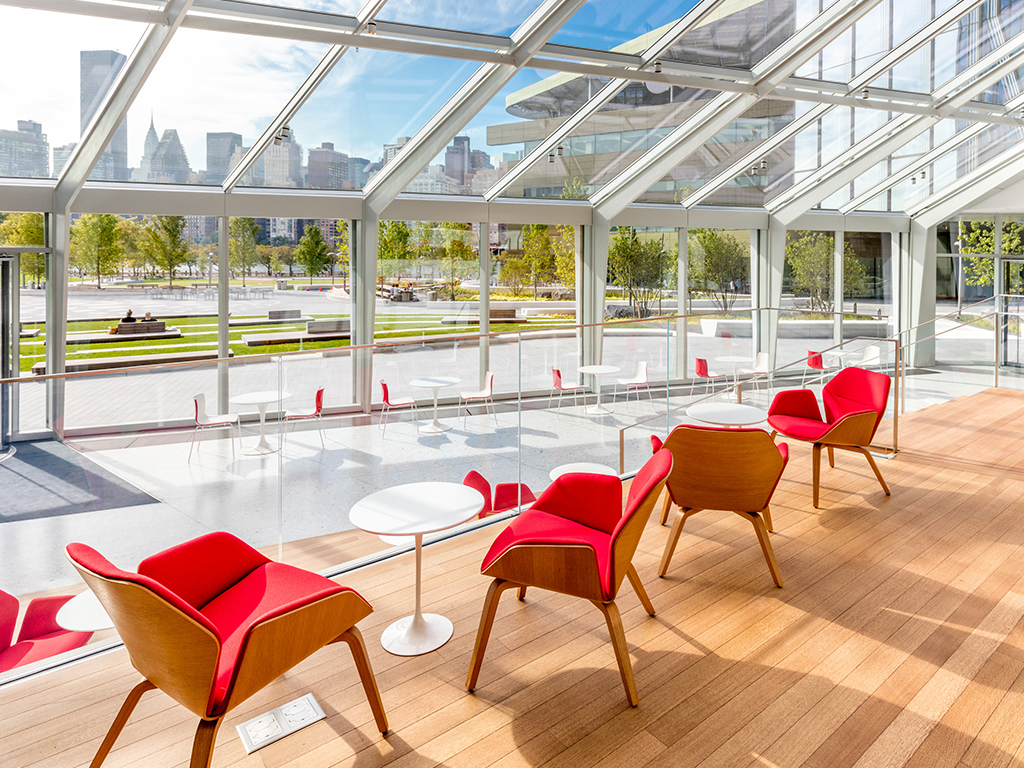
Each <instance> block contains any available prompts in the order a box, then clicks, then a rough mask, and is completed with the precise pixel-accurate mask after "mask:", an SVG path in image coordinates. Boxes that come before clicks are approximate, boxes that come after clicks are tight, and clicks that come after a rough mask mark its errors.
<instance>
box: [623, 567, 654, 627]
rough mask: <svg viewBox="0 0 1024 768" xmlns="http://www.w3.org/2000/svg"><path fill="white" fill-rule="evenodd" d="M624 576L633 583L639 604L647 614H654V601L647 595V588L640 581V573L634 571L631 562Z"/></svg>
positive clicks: (634, 568)
mask: <svg viewBox="0 0 1024 768" xmlns="http://www.w3.org/2000/svg"><path fill="white" fill-rule="evenodd" d="M626 576H627V577H628V578H629V583H630V584H632V585H633V591H634V592H636V596H637V597H639V598H640V605H642V606H643V607H644V610H645V611H647V615H648V616H654V615H655V613H654V603H652V602H651V598H650V597H648V596H647V590H646V589H644V585H643V582H642V581H640V574H638V573H637V572H636V567H635V566H634V565H633V564H632V563H630V564H629V568H627V569H626Z"/></svg>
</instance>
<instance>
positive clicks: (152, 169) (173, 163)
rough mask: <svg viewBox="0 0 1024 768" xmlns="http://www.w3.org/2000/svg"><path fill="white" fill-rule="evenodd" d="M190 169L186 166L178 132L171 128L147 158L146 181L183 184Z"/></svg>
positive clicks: (183, 148) (185, 157)
mask: <svg viewBox="0 0 1024 768" xmlns="http://www.w3.org/2000/svg"><path fill="white" fill-rule="evenodd" d="M191 173H192V169H191V168H189V165H188V156H187V155H186V154H185V147H183V146H182V145H181V139H179V138H178V132H177V131H176V130H175V129H173V128H168V129H167V130H165V131H164V135H163V136H161V137H160V143H159V144H157V147H156V150H155V151H154V152H153V155H152V156H151V157H150V158H149V179H148V181H163V182H173V183H175V184H185V183H187V182H188V177H189V175H190V174H191Z"/></svg>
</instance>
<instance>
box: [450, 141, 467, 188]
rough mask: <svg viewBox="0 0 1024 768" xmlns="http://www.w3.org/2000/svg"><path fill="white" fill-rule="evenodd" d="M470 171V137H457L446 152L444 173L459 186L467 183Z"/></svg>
mask: <svg viewBox="0 0 1024 768" xmlns="http://www.w3.org/2000/svg"><path fill="white" fill-rule="evenodd" d="M467 171H469V136H456V137H455V138H454V139H453V140H452V143H451V146H450V147H448V149H446V150H445V152H444V172H445V175H446V176H448V178H450V179H455V181H457V182H458V183H459V184H465V183H466V172H467Z"/></svg>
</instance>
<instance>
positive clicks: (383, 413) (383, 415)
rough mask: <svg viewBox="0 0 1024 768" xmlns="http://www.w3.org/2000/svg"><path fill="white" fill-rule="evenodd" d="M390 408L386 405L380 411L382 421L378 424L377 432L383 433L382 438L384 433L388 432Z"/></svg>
mask: <svg viewBox="0 0 1024 768" xmlns="http://www.w3.org/2000/svg"><path fill="white" fill-rule="evenodd" d="M387 418H388V406H387V404H386V403H385V404H384V405H383V406H382V407H381V409H380V420H379V421H378V422H377V431H378V432H380V433H381V437H383V436H384V432H387V431H388V424H387Z"/></svg>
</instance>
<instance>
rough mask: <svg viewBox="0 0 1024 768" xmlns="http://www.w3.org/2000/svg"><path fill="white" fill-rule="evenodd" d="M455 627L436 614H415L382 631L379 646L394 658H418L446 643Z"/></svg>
mask: <svg viewBox="0 0 1024 768" xmlns="http://www.w3.org/2000/svg"><path fill="white" fill-rule="evenodd" d="M454 632H455V627H454V626H452V623H451V622H450V621H448V619H446V618H445V617H444V616H439V615H438V614H436V613H417V614H413V615H412V616H406V617H405V618H404V619H399V620H398V621H396V622H395V623H394V624H392V625H391V626H390V627H388V628H387V629H385V630H384V633H383V634H382V635H381V636H380V644H381V645H382V646H383V648H384V650H385V651H387V652H388V653H393V654H395V655H396V656H419V655H420V654H423V653H430V652H431V651H436V650H437V649H438V648H440V647H441V646H442V645H444V644H445V643H447V642H448V641H449V640H450V639H451V637H452V634H454Z"/></svg>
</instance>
